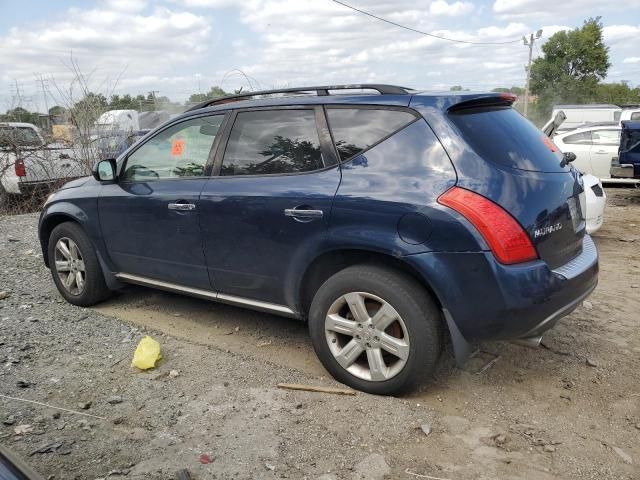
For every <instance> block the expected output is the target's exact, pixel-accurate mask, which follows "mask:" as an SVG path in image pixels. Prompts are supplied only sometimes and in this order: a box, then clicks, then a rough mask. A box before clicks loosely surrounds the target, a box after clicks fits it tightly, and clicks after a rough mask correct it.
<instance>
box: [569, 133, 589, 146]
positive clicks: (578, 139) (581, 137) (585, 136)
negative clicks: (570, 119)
mask: <svg viewBox="0 0 640 480" xmlns="http://www.w3.org/2000/svg"><path fill="white" fill-rule="evenodd" d="M562 141H563V142H564V143H566V144H567V145H591V132H580V133H574V134H573V135H569V136H566V137H564V140H562Z"/></svg>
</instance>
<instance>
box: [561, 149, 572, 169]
mask: <svg viewBox="0 0 640 480" xmlns="http://www.w3.org/2000/svg"><path fill="white" fill-rule="evenodd" d="M575 159H576V154H575V153H573V152H564V154H563V155H562V162H560V166H562V167H565V166H567V165H569V164H570V163H571V162H573V161H574V160H575Z"/></svg>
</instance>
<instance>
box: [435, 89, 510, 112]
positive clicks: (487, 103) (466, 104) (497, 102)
mask: <svg viewBox="0 0 640 480" xmlns="http://www.w3.org/2000/svg"><path fill="white" fill-rule="evenodd" d="M469 97H470V98H469ZM517 98H518V97H516V96H515V95H514V94H512V93H507V92H504V93H492V94H480V95H478V96H471V95H465V96H464V97H462V98H461V101H458V102H457V103H454V104H453V105H451V106H450V107H449V108H448V109H447V112H448V113H460V112H462V111H465V110H469V109H474V108H484V107H510V106H511V105H513V103H514V102H515V101H516V100H517Z"/></svg>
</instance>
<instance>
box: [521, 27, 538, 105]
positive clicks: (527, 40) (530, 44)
mask: <svg viewBox="0 0 640 480" xmlns="http://www.w3.org/2000/svg"><path fill="white" fill-rule="evenodd" d="M541 36H542V29H540V30H538V31H537V32H536V34H535V38H534V36H533V33H532V34H530V35H529V38H527V37H526V36H523V37H522V42H523V43H524V45H525V47H529V62H528V63H527V66H526V67H525V70H526V71H527V84H526V86H525V89H524V116H525V117H526V116H527V113H528V111H529V81H530V80H531V57H532V56H533V43H534V42H535V41H536V40H538V39H539V38H540V37H541Z"/></svg>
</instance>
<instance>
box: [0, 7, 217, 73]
mask: <svg viewBox="0 0 640 480" xmlns="http://www.w3.org/2000/svg"><path fill="white" fill-rule="evenodd" d="M128 1H130V0H128ZM143 3H144V2H135V1H134V2H131V5H130V6H131V8H134V7H136V8H139V7H140V6H144V5H142V4H143ZM123 4H124V2H120V1H119V0H109V1H104V2H101V3H100V5H99V6H98V7H97V8H95V9H89V10H84V9H78V8H72V9H69V10H68V11H67V12H66V14H65V15H64V17H63V19H62V20H59V21H48V22H44V23H41V24H32V25H28V26H25V27H14V28H12V29H11V30H9V32H8V33H7V34H6V35H5V36H2V37H0V51H2V52H3V53H2V56H0V72H2V73H1V74H0V75H1V76H0V79H2V80H3V81H5V82H6V81H8V79H12V78H18V79H21V81H24V80H25V78H26V79H31V78H33V75H34V74H43V75H45V76H48V75H50V74H51V75H53V76H54V77H55V78H56V79H57V80H62V79H68V78H69V77H70V76H71V75H70V72H69V69H68V67H66V66H65V64H68V62H69V56H70V55H71V54H72V53H73V57H74V59H75V60H76V61H78V63H79V64H80V65H81V66H84V67H85V68H86V70H87V71H86V72H85V73H88V72H89V71H92V70H94V69H97V73H98V75H102V76H110V77H111V78H112V79H115V77H117V76H118V75H119V74H120V73H121V72H122V71H123V70H126V73H127V76H132V77H136V76H139V75H143V74H146V73H147V72H149V71H153V72H154V73H156V74H161V73H162V72H170V71H172V70H176V69H179V68H180V66H181V65H184V64H185V63H188V62H189V61H190V60H193V59H195V58H197V57H198V56H199V55H201V54H203V53H204V51H205V45H206V43H207V42H206V40H207V39H208V38H210V31H211V25H210V21H209V20H208V19H207V18H205V17H203V16H200V15H195V14H193V13H190V12H179V11H173V10H170V9H166V8H156V9H154V10H153V11H152V12H151V13H141V12H135V11H133V10H131V9H129V10H127V9H122V8H123V7H122V5H123Z"/></svg>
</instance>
